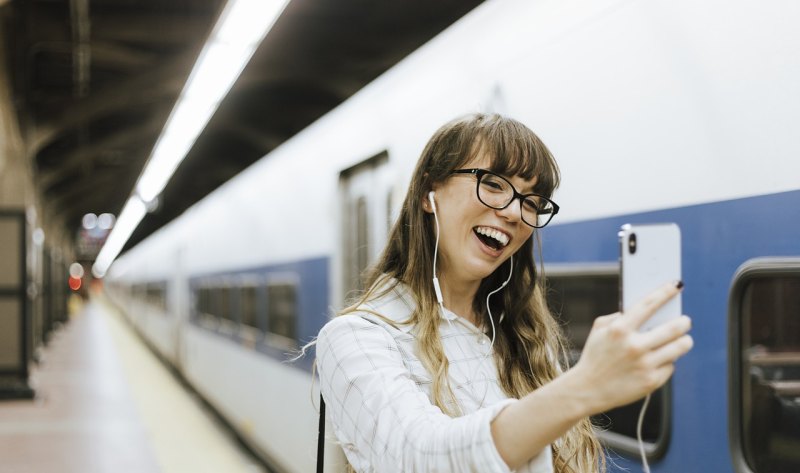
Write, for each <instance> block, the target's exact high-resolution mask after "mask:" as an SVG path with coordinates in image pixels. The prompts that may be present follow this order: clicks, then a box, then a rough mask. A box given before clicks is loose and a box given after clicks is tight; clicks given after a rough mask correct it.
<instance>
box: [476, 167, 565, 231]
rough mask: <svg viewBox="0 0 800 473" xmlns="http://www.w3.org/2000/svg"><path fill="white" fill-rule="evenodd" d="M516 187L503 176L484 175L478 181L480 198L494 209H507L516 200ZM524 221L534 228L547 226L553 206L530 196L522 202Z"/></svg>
mask: <svg viewBox="0 0 800 473" xmlns="http://www.w3.org/2000/svg"><path fill="white" fill-rule="evenodd" d="M514 193H515V190H514V186H513V185H512V184H511V183H510V182H508V181H507V180H506V179H504V178H503V177H501V176H498V175H496V174H492V173H489V172H487V173H485V174H483V175H482V176H481V177H480V179H479V181H478V198H479V199H480V201H481V202H483V203H484V204H485V205H487V206H489V207H492V208H494V209H502V208H505V207H507V206H508V205H509V204H510V203H511V201H512V200H514ZM521 210H522V220H523V221H524V222H525V223H527V224H528V225H532V226H534V227H537V228H538V227H543V226H545V225H547V223H548V222H549V221H550V219H551V218H552V217H553V204H552V202H550V201H549V200H547V199H544V198H537V197H535V196H528V197H526V198H525V199H524V200H523V201H522V206H521Z"/></svg>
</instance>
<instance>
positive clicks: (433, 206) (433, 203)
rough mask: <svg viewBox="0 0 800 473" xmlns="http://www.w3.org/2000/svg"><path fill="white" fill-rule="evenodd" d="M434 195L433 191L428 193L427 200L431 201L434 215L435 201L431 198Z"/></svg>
mask: <svg viewBox="0 0 800 473" xmlns="http://www.w3.org/2000/svg"><path fill="white" fill-rule="evenodd" d="M434 194H435V192H433V191H430V192H428V200H430V201H431V208H432V209H433V211H434V213H435V212H436V200H434V198H433V196H434Z"/></svg>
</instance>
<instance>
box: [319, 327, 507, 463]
mask: <svg viewBox="0 0 800 473" xmlns="http://www.w3.org/2000/svg"><path fill="white" fill-rule="evenodd" d="M317 365H318V370H319V376H320V389H321V390H322V394H323V397H324V398H325V402H326V406H327V410H328V413H329V416H330V417H329V419H330V421H331V424H332V425H333V428H334V433H335V434H336V437H337V439H338V440H339V442H340V443H341V445H342V448H343V449H344V451H345V455H346V456H347V458H348V460H349V461H350V463H351V465H352V466H353V467H354V468H356V470H358V471H374V472H399V471H403V472H434V471H437V472H445V471H448V472H449V471H459V472H473V471H474V472H497V473H506V472H510V470H509V468H508V466H507V465H506V464H505V462H504V461H503V459H502V458H501V457H500V454H499V453H498V451H497V449H496V447H495V445H494V440H493V439H492V434H491V430H490V423H491V422H492V420H493V419H494V418H495V416H497V414H498V413H500V411H501V410H502V409H503V408H504V407H506V406H507V405H508V404H510V403H512V402H515V400H513V399H508V400H504V401H502V402H498V403H496V404H493V405H491V406H488V407H486V408H483V409H480V410H478V411H476V412H474V413H471V414H468V415H465V416H462V417H458V418H451V417H449V416H447V415H446V414H444V413H443V412H442V411H441V410H440V409H439V408H438V407H436V406H434V405H433V404H432V403H431V402H430V400H429V399H428V396H427V395H426V394H425V393H424V392H423V391H422V390H421V389H420V388H419V387H418V386H417V385H416V383H415V382H414V380H413V379H412V377H411V374H410V373H409V371H408V370H407V369H406V367H405V365H404V363H403V359H402V356H401V355H400V352H399V349H398V347H397V343H396V342H395V340H394V339H393V338H392V336H391V335H390V334H389V332H388V331H387V330H386V328H384V327H382V326H381V325H378V324H376V323H373V322H371V321H368V320H365V319H363V318H361V317H359V316H358V315H356V314H351V315H345V316H340V317H337V318H335V319H334V320H332V321H331V322H329V323H328V324H327V325H326V326H325V327H323V329H322V331H321V332H320V334H319V337H318V340H317Z"/></svg>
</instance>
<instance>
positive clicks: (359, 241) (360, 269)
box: [355, 197, 369, 289]
mask: <svg viewBox="0 0 800 473" xmlns="http://www.w3.org/2000/svg"><path fill="white" fill-rule="evenodd" d="M355 250H356V271H357V273H356V280H357V281H358V288H359V289H362V288H363V284H364V282H363V280H362V275H363V273H364V270H365V269H367V264H369V220H368V217H367V199H366V198H365V197H359V198H358V200H357V201H356V248H355Z"/></svg>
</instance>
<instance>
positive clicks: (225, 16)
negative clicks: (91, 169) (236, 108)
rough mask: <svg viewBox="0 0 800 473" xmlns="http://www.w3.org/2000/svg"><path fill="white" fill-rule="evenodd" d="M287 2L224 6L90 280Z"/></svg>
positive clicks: (101, 271)
mask: <svg viewBox="0 0 800 473" xmlns="http://www.w3.org/2000/svg"><path fill="white" fill-rule="evenodd" d="M0 1H1V0H0ZM288 1H289V0H229V1H228V3H227V4H226V5H225V9H224V10H223V11H222V14H220V17H219V20H218V21H217V24H216V25H215V26H214V30H213V31H212V32H211V36H210V37H209V39H208V41H206V44H205V46H203V51H202V52H201V53H200V56H199V57H198V59H197V62H196V63H195V65H194V68H193V69H192V73H191V74H190V75H189V79H188V80H187V81H186V85H185V86H184V87H183V91H181V95H180V97H178V101H177V102H176V104H175V107H174V108H173V109H172V113H171V114H170V116H169V118H168V119H167V124H166V125H165V126H164V129H163V130H162V132H161V135H160V136H159V137H158V140H157V141H156V145H155V147H153V152H152V153H151V154H150V158H149V159H148V160H147V165H146V166H145V168H144V171H142V175H141V176H139V180H138V181H137V183H136V187H135V188H134V191H133V195H132V196H131V198H130V199H128V202H127V203H126V204H125V208H124V209H123V210H122V213H121V214H120V216H119V219H117V223H116V225H115V226H114V229H113V230H112V231H111V234H110V235H109V237H108V240H106V243H105V245H103V248H102V249H101V250H100V253H99V254H98V255H97V260H96V261H95V264H94V266H93V267H92V273H93V274H94V275H95V277H98V278H101V277H103V276H104V275H105V273H106V271H108V268H109V267H110V266H111V263H112V262H113V261H114V259H116V257H117V256H118V255H119V252H120V251H121V250H122V247H123V246H125V242H127V241H128V238H130V236H131V233H133V230H135V229H136V226H137V225H139V222H140V221H141V220H142V218H144V215H145V213H146V204H148V203H150V202H152V201H153V200H154V199H155V198H156V197H158V195H159V194H160V193H161V191H163V190H164V187H166V185H167V183H168V182H169V180H170V178H171V177H172V174H173V173H174V172H175V170H176V169H177V168H178V166H179V165H180V163H181V161H183V159H184V158H185V157H186V154H187V153H188V152H189V150H190V149H192V146H194V143H195V141H197V137H198V136H200V133H201V132H202V131H203V129H204V128H205V126H206V124H208V121H209V120H210V119H211V117H212V116H213V115H214V112H216V111H217V107H218V106H219V103H220V102H221V101H222V99H223V98H224V97H225V95H227V94H228V91H229V90H230V88H231V87H232V86H233V84H234V82H236V79H237V78H238V77H239V75H240V74H241V73H242V69H244V66H245V65H246V64H247V63H248V62H249V61H250V58H251V57H252V56H253V53H254V52H255V50H256V48H257V47H258V45H259V44H260V43H261V41H262V40H263V39H264V36H266V34H267V32H268V31H269V29H270V28H271V27H272V25H273V24H274V23H275V20H276V19H277V18H278V16H279V15H280V14H281V12H282V11H283V9H284V8H285V7H286V4H287V3H288ZM123 218H125V221H123Z"/></svg>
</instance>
